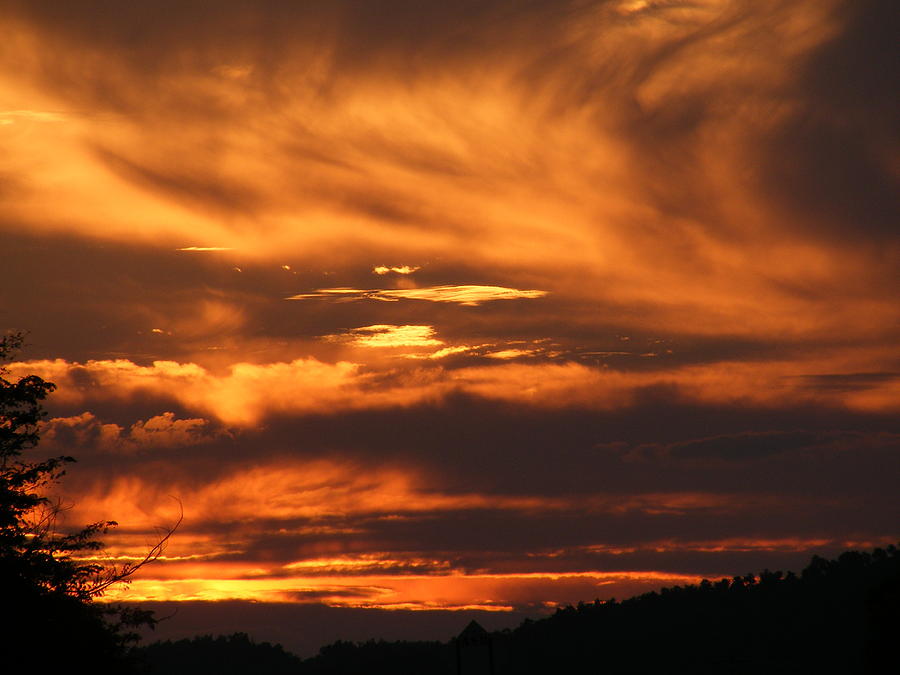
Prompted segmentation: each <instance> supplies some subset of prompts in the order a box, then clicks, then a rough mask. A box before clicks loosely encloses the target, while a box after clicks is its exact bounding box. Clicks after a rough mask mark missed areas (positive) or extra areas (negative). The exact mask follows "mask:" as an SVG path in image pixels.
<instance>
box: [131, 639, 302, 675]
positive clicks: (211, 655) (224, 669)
mask: <svg viewBox="0 0 900 675" xmlns="http://www.w3.org/2000/svg"><path fill="white" fill-rule="evenodd" d="M139 653H140V655H141V657H142V658H141V660H142V662H143V663H144V667H145V673H146V675H157V674H158V675H169V674H177V673H192V674H199V673H215V675H248V674H249V673H254V674H255V673H260V674H261V675H296V673H298V672H300V667H301V664H302V661H301V660H300V658H299V657H297V656H294V655H293V654H291V653H289V652H286V651H285V650H284V648H283V647H282V646H281V645H272V644H270V643H268V642H260V643H257V642H254V641H253V640H251V639H250V637H249V636H248V635H247V634H246V633H235V634H234V635H229V636H219V637H215V638H214V637H212V636H210V635H202V636H200V637H195V638H192V639H190V640H177V641H174V642H173V641H170V640H167V641H165V642H156V643H154V644H151V645H148V646H146V647H143V648H141V649H140V650H139Z"/></svg>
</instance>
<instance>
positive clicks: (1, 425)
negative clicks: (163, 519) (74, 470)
mask: <svg viewBox="0 0 900 675" xmlns="http://www.w3.org/2000/svg"><path fill="white" fill-rule="evenodd" d="M22 342H23V339H22V335H21V334H18V333H17V334H11V335H7V336H5V337H3V338H0V582H2V586H0V606H2V608H3V615H4V618H5V621H4V623H5V624H6V627H5V628H3V629H0V665H2V666H4V667H7V668H11V669H12V672H23V673H24V672H29V671H30V672H41V673H43V672H51V671H53V670H55V669H57V668H72V667H73V666H76V665H77V666H83V667H85V668H90V670H91V671H92V672H93V673H127V672H129V671H131V670H133V669H134V666H135V664H134V663H132V661H131V657H130V650H129V647H130V645H131V644H132V643H133V642H134V641H135V640H136V639H137V635H136V634H135V633H134V629H135V628H137V627H139V626H144V625H149V626H153V625H154V624H155V620H154V619H153V615H152V613H151V612H146V611H141V610H135V609H131V608H126V607H120V606H111V605H105V604H101V603H94V602H93V600H95V599H96V598H98V597H100V596H101V595H103V593H104V592H105V591H106V590H107V589H108V588H109V587H110V586H113V585H115V584H119V583H127V581H128V578H129V577H130V576H131V575H132V574H134V573H135V572H136V571H137V570H138V569H140V567H142V566H143V565H145V564H146V563H148V562H151V561H152V560H155V559H156V558H157V557H158V556H159V555H160V553H161V552H162V548H163V546H164V545H165V543H166V541H167V540H168V538H169V537H170V536H171V534H172V532H173V531H174V528H172V529H171V530H170V531H169V532H168V533H167V534H166V535H165V536H164V537H163V538H162V539H161V540H160V541H159V543H158V544H157V545H156V546H154V547H153V548H152V549H151V551H150V552H149V553H148V554H147V556H146V557H145V558H144V559H143V560H142V561H140V562H138V563H132V564H126V565H125V566H113V565H102V564H99V563H96V562H85V560H84V558H85V557H86V556H85V554H89V553H90V552H96V551H98V550H100V549H102V548H103V542H102V541H101V539H100V537H101V536H102V535H103V534H105V533H106V532H107V531H108V530H109V528H111V527H114V526H115V525H116V523H115V522H114V521H102V522H98V523H93V524H91V525H88V526H86V527H84V528H83V529H81V530H79V531H77V532H74V533H68V534H66V533H61V532H57V529H56V526H57V516H58V515H59V512H60V505H59V503H58V502H53V501H51V500H50V499H49V498H48V497H47V496H45V495H44V494H43V491H44V490H45V488H46V487H47V486H49V485H51V484H53V483H54V482H56V481H57V480H59V478H60V477H61V476H62V475H64V473H65V469H64V467H65V466H66V465H67V464H69V463H71V462H74V461H75V460H74V459H73V458H72V457H69V456H60V457H53V458H50V459H45V460H43V461H37V462H26V461H22V460H21V459H20V457H21V456H22V454H23V452H25V451H27V450H30V449H32V448H34V447H35V446H36V445H37V443H38V440H39V434H38V432H39V423H40V421H41V420H42V419H43V418H44V416H45V415H46V413H45V412H44V410H43V407H42V402H43V401H44V399H45V398H46V397H47V395H48V394H49V393H51V392H52V391H53V390H54V389H55V385H54V384H52V383H50V382H45V381H44V380H43V379H41V378H40V377H37V376H35V375H29V376H26V377H22V378H19V379H17V380H15V381H10V380H8V379H6V376H7V375H9V370H8V368H6V367H5V364H7V363H8V362H9V361H11V360H12V358H13V356H14V354H15V353H16V352H17V351H18V349H19V348H20V347H21V346H22ZM179 522H180V521H179ZM176 527H177V524H176ZM3 669H4V668H0V670H3Z"/></svg>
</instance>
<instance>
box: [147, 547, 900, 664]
mask: <svg viewBox="0 0 900 675" xmlns="http://www.w3.org/2000/svg"><path fill="white" fill-rule="evenodd" d="M898 612H900V551H898V549H897V548H896V547H895V546H888V547H887V548H886V549H880V548H879V549H875V550H874V551H872V552H871V553H862V552H856V551H848V552H846V553H843V554H842V555H840V556H839V557H838V558H837V559H835V560H826V559H824V558H820V557H814V558H813V559H812V562H811V563H810V565H809V566H808V567H807V568H806V569H804V570H803V571H802V572H801V573H800V574H799V575H796V574H794V573H792V572H788V573H787V574H785V573H782V572H771V571H768V570H766V571H764V572H762V573H761V574H759V575H753V574H747V575H745V576H736V577H733V578H731V579H722V580H720V581H715V582H712V581H703V582H702V583H700V584H693V585H686V586H675V587H671V588H664V589H662V590H661V591H658V592H652V593H646V594H644V595H641V596H637V597H634V598H630V599H628V600H624V601H622V602H617V601H615V600H609V601H606V602H600V601H599V600H597V601H594V602H591V603H579V604H578V605H577V606H574V607H573V606H569V607H564V608H560V609H558V610H557V611H556V613H555V614H553V615H552V616H550V617H547V618H545V619H541V620H537V621H533V620H526V621H525V622H523V623H522V624H521V625H520V626H519V627H518V628H516V629H514V630H505V631H496V632H494V633H491V634H490V640H491V643H492V649H491V650H490V652H491V654H492V657H493V663H492V664H491V666H486V667H485V668H484V669H481V670H479V671H477V672H493V673H495V674H496V675H507V674H509V675H513V674H515V675H529V674H531V673H540V674H542V675H547V674H548V673H567V672H595V673H609V674H616V675H618V674H643V673H654V674H657V673H697V674H706V673H708V674H710V675H712V674H713V673H715V674H716V675H722V674H726V673H727V674H736V675H741V674H745V673H746V674H750V673H753V674H754V675H756V674H759V673H785V674H787V673H790V674H792V675H796V674H798V673H817V674H819V675H821V674H822V673H847V674H855V673H865V672H876V671H877V672H885V670H884V668H885V665H886V664H888V665H887V668H888V669H887V671H886V672H893V670H892V668H890V666H889V664H891V663H893V665H894V666H896V664H897V660H898V656H897V654H898V652H897V651H896V645H897V640H898V637H900V624H898ZM298 629H299V630H302V627H298ZM273 649H275V648H273V647H272V646H271V645H268V644H265V643H263V644H262V645H254V644H253V643H252V642H249V641H248V640H247V638H246V636H234V637H232V638H225V639H223V638H219V639H218V640H212V639H211V638H209V637H205V638H197V639H195V640H182V641H180V642H177V643H157V644H156V645H151V646H149V647H146V648H144V649H143V650H139V651H143V653H144V655H145V656H146V658H147V661H148V662H149V663H150V664H151V667H152V670H151V672H152V673H168V674H170V675H181V674H182V673H184V674H187V673H197V672H216V673H237V672H253V673H259V674H265V673H278V674H281V673H296V674H297V675H357V674H359V675H363V674H365V675H372V674H376V673H390V674H392V675H421V674H427V675H445V674H446V675H455V674H456V673H457V661H456V659H457V653H458V652H457V649H456V646H455V644H454V641H452V640H451V641H449V642H445V643H441V642H384V641H369V642H361V643H352V642H344V641H339V642H335V643H333V644H330V645H327V646H325V647H323V648H322V649H321V650H320V652H319V654H318V655H317V656H315V657H313V658H310V659H306V660H303V661H302V662H301V661H299V660H297V659H296V657H293V656H292V655H289V654H287V653H286V652H283V651H277V652H276V651H273ZM481 653H482V654H486V653H488V652H487V651H486V650H483V651H482V652H481ZM254 655H257V656H254ZM279 659H280V660H279ZM245 662H252V663H255V664H256V665H255V666H254V668H253V669H252V670H249V669H248V670H240V669H239V668H235V667H232V669H230V670H229V669H228V668H229V667H230V666H228V665H223V664H228V663H232V664H236V663H245ZM263 664H271V665H266V666H264V665H263ZM490 667H492V668H493V670H492V671H491V670H490ZM267 668H269V669H267ZM462 672H463V673H464V674H465V673H466V672H467V669H463V670H462Z"/></svg>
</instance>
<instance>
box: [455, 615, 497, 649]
mask: <svg viewBox="0 0 900 675" xmlns="http://www.w3.org/2000/svg"><path fill="white" fill-rule="evenodd" d="M489 638H490V634H489V633H488V632H487V631H486V630H485V629H484V628H482V627H481V624H480V623H478V622H477V621H475V619H472V620H471V621H470V622H469V625H468V626H466V627H465V628H463V632H462V633H460V634H459V637H457V638H456V639H457V640H458V641H459V642H460V643H462V644H479V643H481V642H486V641H487V640H488V639H489Z"/></svg>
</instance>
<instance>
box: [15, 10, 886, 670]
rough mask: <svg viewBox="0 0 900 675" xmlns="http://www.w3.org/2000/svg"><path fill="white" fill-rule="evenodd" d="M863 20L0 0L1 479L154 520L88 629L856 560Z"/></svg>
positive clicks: (882, 345) (422, 612) (868, 321)
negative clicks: (29, 422)
mask: <svg viewBox="0 0 900 675" xmlns="http://www.w3.org/2000/svg"><path fill="white" fill-rule="evenodd" d="M898 14H900V13H898V12H897V10H896V4H895V3H893V2H891V1H890V0H846V1H844V2H838V1H832V0H794V1H791V2H783V1H781V0H694V1H690V2H688V1H682V0H658V1H657V0H601V1H590V0H572V1H569V2H565V1H560V0H555V1H550V0H523V1H519V2H501V1H499V0H478V1H475V0H454V1H453V2H412V1H410V0H378V1H372V0H356V1H334V0H332V1H325V0H322V1H318V0H304V1H300V0H271V1H260V0H254V1H251V0H244V1H239V0H219V1H218V2H215V3H212V2H201V1H200V0H191V1H185V0H178V1H175V0H154V1H151V0H134V1H131V2H117V1H113V0H79V1H78V2H68V1H65V0H46V1H44V0H21V1H16V0H0V28H2V39H0V243H2V249H0V250H2V256H3V264H2V266H0V330H4V331H5V330H24V331H28V336H27V347H26V349H25V350H24V351H23V352H22V353H21V354H20V355H19V357H18V358H20V359H21V361H20V362H19V363H16V364H14V365H13V366H12V372H13V373H14V374H15V375H25V374H38V375H40V376H42V377H44V378H45V379H48V380H50V381H53V382H55V383H56V384H57V386H58V390H57V392H56V393H54V394H53V395H52V397H51V398H50V399H49V400H48V402H47V409H48V412H49V415H48V418H47V421H46V423H45V424H44V427H43V431H42V442H41V444H40V445H39V446H38V448H37V450H36V451H35V453H37V454H35V455H34V456H35V457H37V456H38V455H40V456H42V457H43V456H49V455H53V454H61V453H65V454H72V455H74V456H75V457H76V458H77V459H78V463H77V464H75V465H73V466H72V467H71V468H70V470H69V475H68V476H66V478H65V479H64V481H63V482H62V483H61V484H60V485H59V486H58V492H59V494H60V495H61V496H62V497H63V500H64V503H65V504H66V505H69V506H71V508H70V509H69V510H68V511H67V512H66V523H68V524H69V525H70V526H73V527H74V526H76V525H80V524H83V523H86V522H92V521H95V520H101V519H103V520H105V519H113V520H116V521H118V522H119V524H120V525H119V527H118V528H116V529H115V530H113V531H112V532H110V534H109V535H108V536H107V537H106V541H107V542H108V544H109V547H108V550H107V551H106V553H105V556H106V558H107V559H109V560H112V561H118V562H119V563H121V562H123V561H127V560H130V559H133V557H135V556H136V557H141V556H143V554H144V553H145V552H146V551H147V549H148V547H149V546H151V545H152V543H153V542H154V540H155V538H156V537H157V536H158V534H157V532H158V531H159V530H158V528H160V527H162V528H165V527H170V526H171V525H172V524H173V523H174V522H175V521H176V520H177V519H178V517H179V513H180V510H181V509H183V514H184V520H183V523H182V524H181V526H180V527H179V528H178V530H177V532H176V533H175V535H174V536H173V537H172V539H171V541H170V543H169V545H168V547H167V548H166V550H165V553H164V555H163V557H162V558H161V559H160V560H159V561H157V562H156V563H154V564H153V565H150V566H147V567H146V568H144V569H143V570H142V571H141V572H140V574H139V575H138V576H137V577H136V578H135V579H134V580H133V583H131V585H130V586H129V587H128V588H127V589H124V588H123V589H120V590H118V591H116V592H114V593H112V594H110V596H109V599H111V600H117V601H119V600H121V601H128V602H150V603H154V604H152V605H148V606H153V607H159V608H161V609H162V610H164V611H163V612H162V613H164V614H165V613H168V614H171V613H173V612H175V609H173V608H178V611H177V613H176V614H175V616H174V617H173V618H172V619H170V620H169V621H168V622H167V623H166V624H165V626H161V628H160V632H161V634H163V635H170V634H171V635H179V636H181V635H189V634H191V633H193V632H233V631H236V630H243V631H246V632H249V633H251V635H253V636H254V637H256V638H257V639H266V640H277V641H281V642H283V643H284V644H285V645H286V646H288V647H289V648H293V649H296V650H297V652H298V653H301V654H303V655H309V654H312V653H314V651H315V649H316V648H317V647H318V646H319V645H320V644H321V643H323V642H325V641H329V640H333V639H336V638H338V637H341V638H344V639H364V638H368V637H389V638H393V639H396V638H400V637H407V638H419V637H427V638H434V639H446V638H448V637H450V636H451V635H453V634H455V633H457V632H459V630H461V629H462V627H463V626H465V624H466V623H467V622H468V620H469V619H470V618H473V617H477V618H478V620H479V621H481V622H482V623H483V624H484V625H485V626H488V627H504V626H514V625H516V624H517V623H518V622H519V621H520V620H521V619H522V617H524V616H540V615H541V614H542V613H546V612H549V611H552V609H553V608H554V607H556V606H557V605H558V604H563V603H571V602H577V601H578V600H587V601H589V600H593V599H594V598H600V599H605V598H609V597H612V596H615V597H617V598H623V597H627V596H630V595H634V594H636V593H640V592H644V591H647V590H651V589H657V588H659V587H661V586H666V585H674V584H684V583H693V582H695V581H698V580H699V579H701V578H703V577H719V576H724V575H728V576H730V575H733V574H739V573H740V574H743V573H747V572H750V571H760V570H762V569H763V568H765V567H769V568H771V569H775V568H780V569H786V568H789V569H799V568H801V567H803V566H804V565H805V564H806V563H807V562H808V560H809V558H810V557H811V556H812V555H813V554H822V555H831V554H834V553H837V552H839V551H841V550H843V549H845V548H854V547H855V548H870V547H872V546H877V545H884V544H888V543H891V542H896V541H897V540H898V539H900V500H898V496H897V479H898V475H900V348H898V347H900V302H898V297H900V274H898V269H900V228H898V224H900V215H898V211H900V205H898V194H900V192H898V182H900V136H898V133H897V130H898V129H897V122H898V120H900V103H898V93H897V92H898V88H897V86H896V66H897V63H900V59H898V56H900V55H898V48H897V44H896V42H897V41H896V36H897V35H898V33H900V30H898V25H897V24H898ZM179 504H180V505H179ZM210 603H214V604H210Z"/></svg>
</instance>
